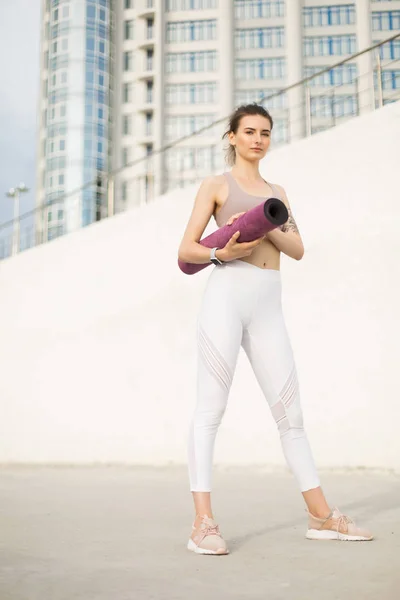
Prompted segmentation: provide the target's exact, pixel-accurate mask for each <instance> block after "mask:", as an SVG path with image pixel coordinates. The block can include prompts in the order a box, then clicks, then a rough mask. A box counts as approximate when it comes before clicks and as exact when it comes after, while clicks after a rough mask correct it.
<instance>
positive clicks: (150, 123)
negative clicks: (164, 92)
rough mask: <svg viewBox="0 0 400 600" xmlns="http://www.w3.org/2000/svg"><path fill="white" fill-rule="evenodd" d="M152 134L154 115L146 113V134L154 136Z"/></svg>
mask: <svg viewBox="0 0 400 600" xmlns="http://www.w3.org/2000/svg"><path fill="white" fill-rule="evenodd" d="M152 133H153V115H152V114H151V113H146V127H145V134H146V135H152Z"/></svg>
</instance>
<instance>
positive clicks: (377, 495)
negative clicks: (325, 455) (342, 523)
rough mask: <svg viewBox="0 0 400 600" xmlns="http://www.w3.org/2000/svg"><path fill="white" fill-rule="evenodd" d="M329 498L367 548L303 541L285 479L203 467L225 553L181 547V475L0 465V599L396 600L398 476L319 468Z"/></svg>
mask: <svg viewBox="0 0 400 600" xmlns="http://www.w3.org/2000/svg"><path fill="white" fill-rule="evenodd" d="M321 479H322V484H323V487H324V489H325V493H326V495H327V497H328V499H329V501H330V502H331V503H332V504H334V505H338V506H339V507H340V508H341V510H342V511H344V512H346V513H347V514H349V515H351V516H352V517H353V518H355V519H356V520H357V521H359V522H360V523H363V524H365V525H367V526H368V527H369V528H370V529H371V530H372V531H373V532H374V533H375V534H376V539H375V540H374V541H372V542H364V543H346V542H312V541H309V540H306V539H305V538H304V533H305V526H306V522H305V513H304V512H303V501H302V498H301V496H300V494H299V493H298V491H297V488H296V485H295V483H294V481H293V479H292V477H291V476H290V475H289V474H287V473H285V472H275V473H273V472H268V471H267V470H263V469H260V468H234V469H233V468H229V469H221V468H217V467H215V470H214V493H213V504H214V506H213V508H214V514H215V517H216V519H217V520H218V521H219V523H220V527H221V530H222V533H223V534H224V536H225V538H226V540H227V542H228V543H229V547H230V550H231V553H230V555H228V556H219V557H214V556H198V555H195V554H193V553H191V552H189V551H187V550H186V543H187V539H188V535H189V533H190V525H191V521H192V516H193V512H192V504H191V496H190V493H189V492H188V480H187V473H186V469H185V468H180V467H179V468H178V467H168V468H145V467H143V468H138V467H124V466H117V467H115V466H111V467H93V468H90V467H78V468H72V467H71V468H70V467H62V468H52V467H3V468H0V519H1V521H0V599H1V600H152V599H154V600H181V599H182V600H183V599H184V600H214V599H215V600H217V599H218V600H225V599H226V600H236V599H238V600H239V599H240V600H251V599H253V598H254V599H263V600H265V599H268V600H280V599H282V600H283V599H285V600H314V599H315V600H334V599H335V600H336V599H337V600H342V599H343V600H345V599H346V600H347V599H348V598H350V597H351V596H352V597H353V598H355V599H356V600H372V599H373V600H377V599H379V600H398V599H399V598H400V477H399V476H396V475H394V474H390V473H376V472H368V471H352V472H340V473H339V472H325V473H324V472H321Z"/></svg>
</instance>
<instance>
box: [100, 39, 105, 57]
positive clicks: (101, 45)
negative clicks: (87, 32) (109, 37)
mask: <svg viewBox="0 0 400 600" xmlns="http://www.w3.org/2000/svg"><path fill="white" fill-rule="evenodd" d="M99 51H100V53H101V54H104V53H105V51H106V45H105V43H104V42H99Z"/></svg>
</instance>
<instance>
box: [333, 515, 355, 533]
mask: <svg viewBox="0 0 400 600" xmlns="http://www.w3.org/2000/svg"><path fill="white" fill-rule="evenodd" d="M334 521H336V531H337V534H338V536H339V533H341V531H339V529H340V528H341V526H343V529H344V530H345V531H348V529H349V528H348V525H349V523H352V524H353V525H354V521H353V520H352V519H350V517H348V516H347V515H342V514H341V515H340V517H337V518H336V517H334Z"/></svg>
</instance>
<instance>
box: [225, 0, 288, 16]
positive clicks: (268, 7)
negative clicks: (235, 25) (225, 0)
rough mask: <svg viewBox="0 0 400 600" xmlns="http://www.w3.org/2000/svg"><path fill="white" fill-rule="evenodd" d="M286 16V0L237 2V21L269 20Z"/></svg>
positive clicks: (241, 0) (240, 0) (246, 0)
mask: <svg viewBox="0 0 400 600" xmlns="http://www.w3.org/2000/svg"><path fill="white" fill-rule="evenodd" d="M284 16H285V2H284V0H275V1H270V0H235V17H236V19H261V18H268V19H269V18H271V17H284Z"/></svg>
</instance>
